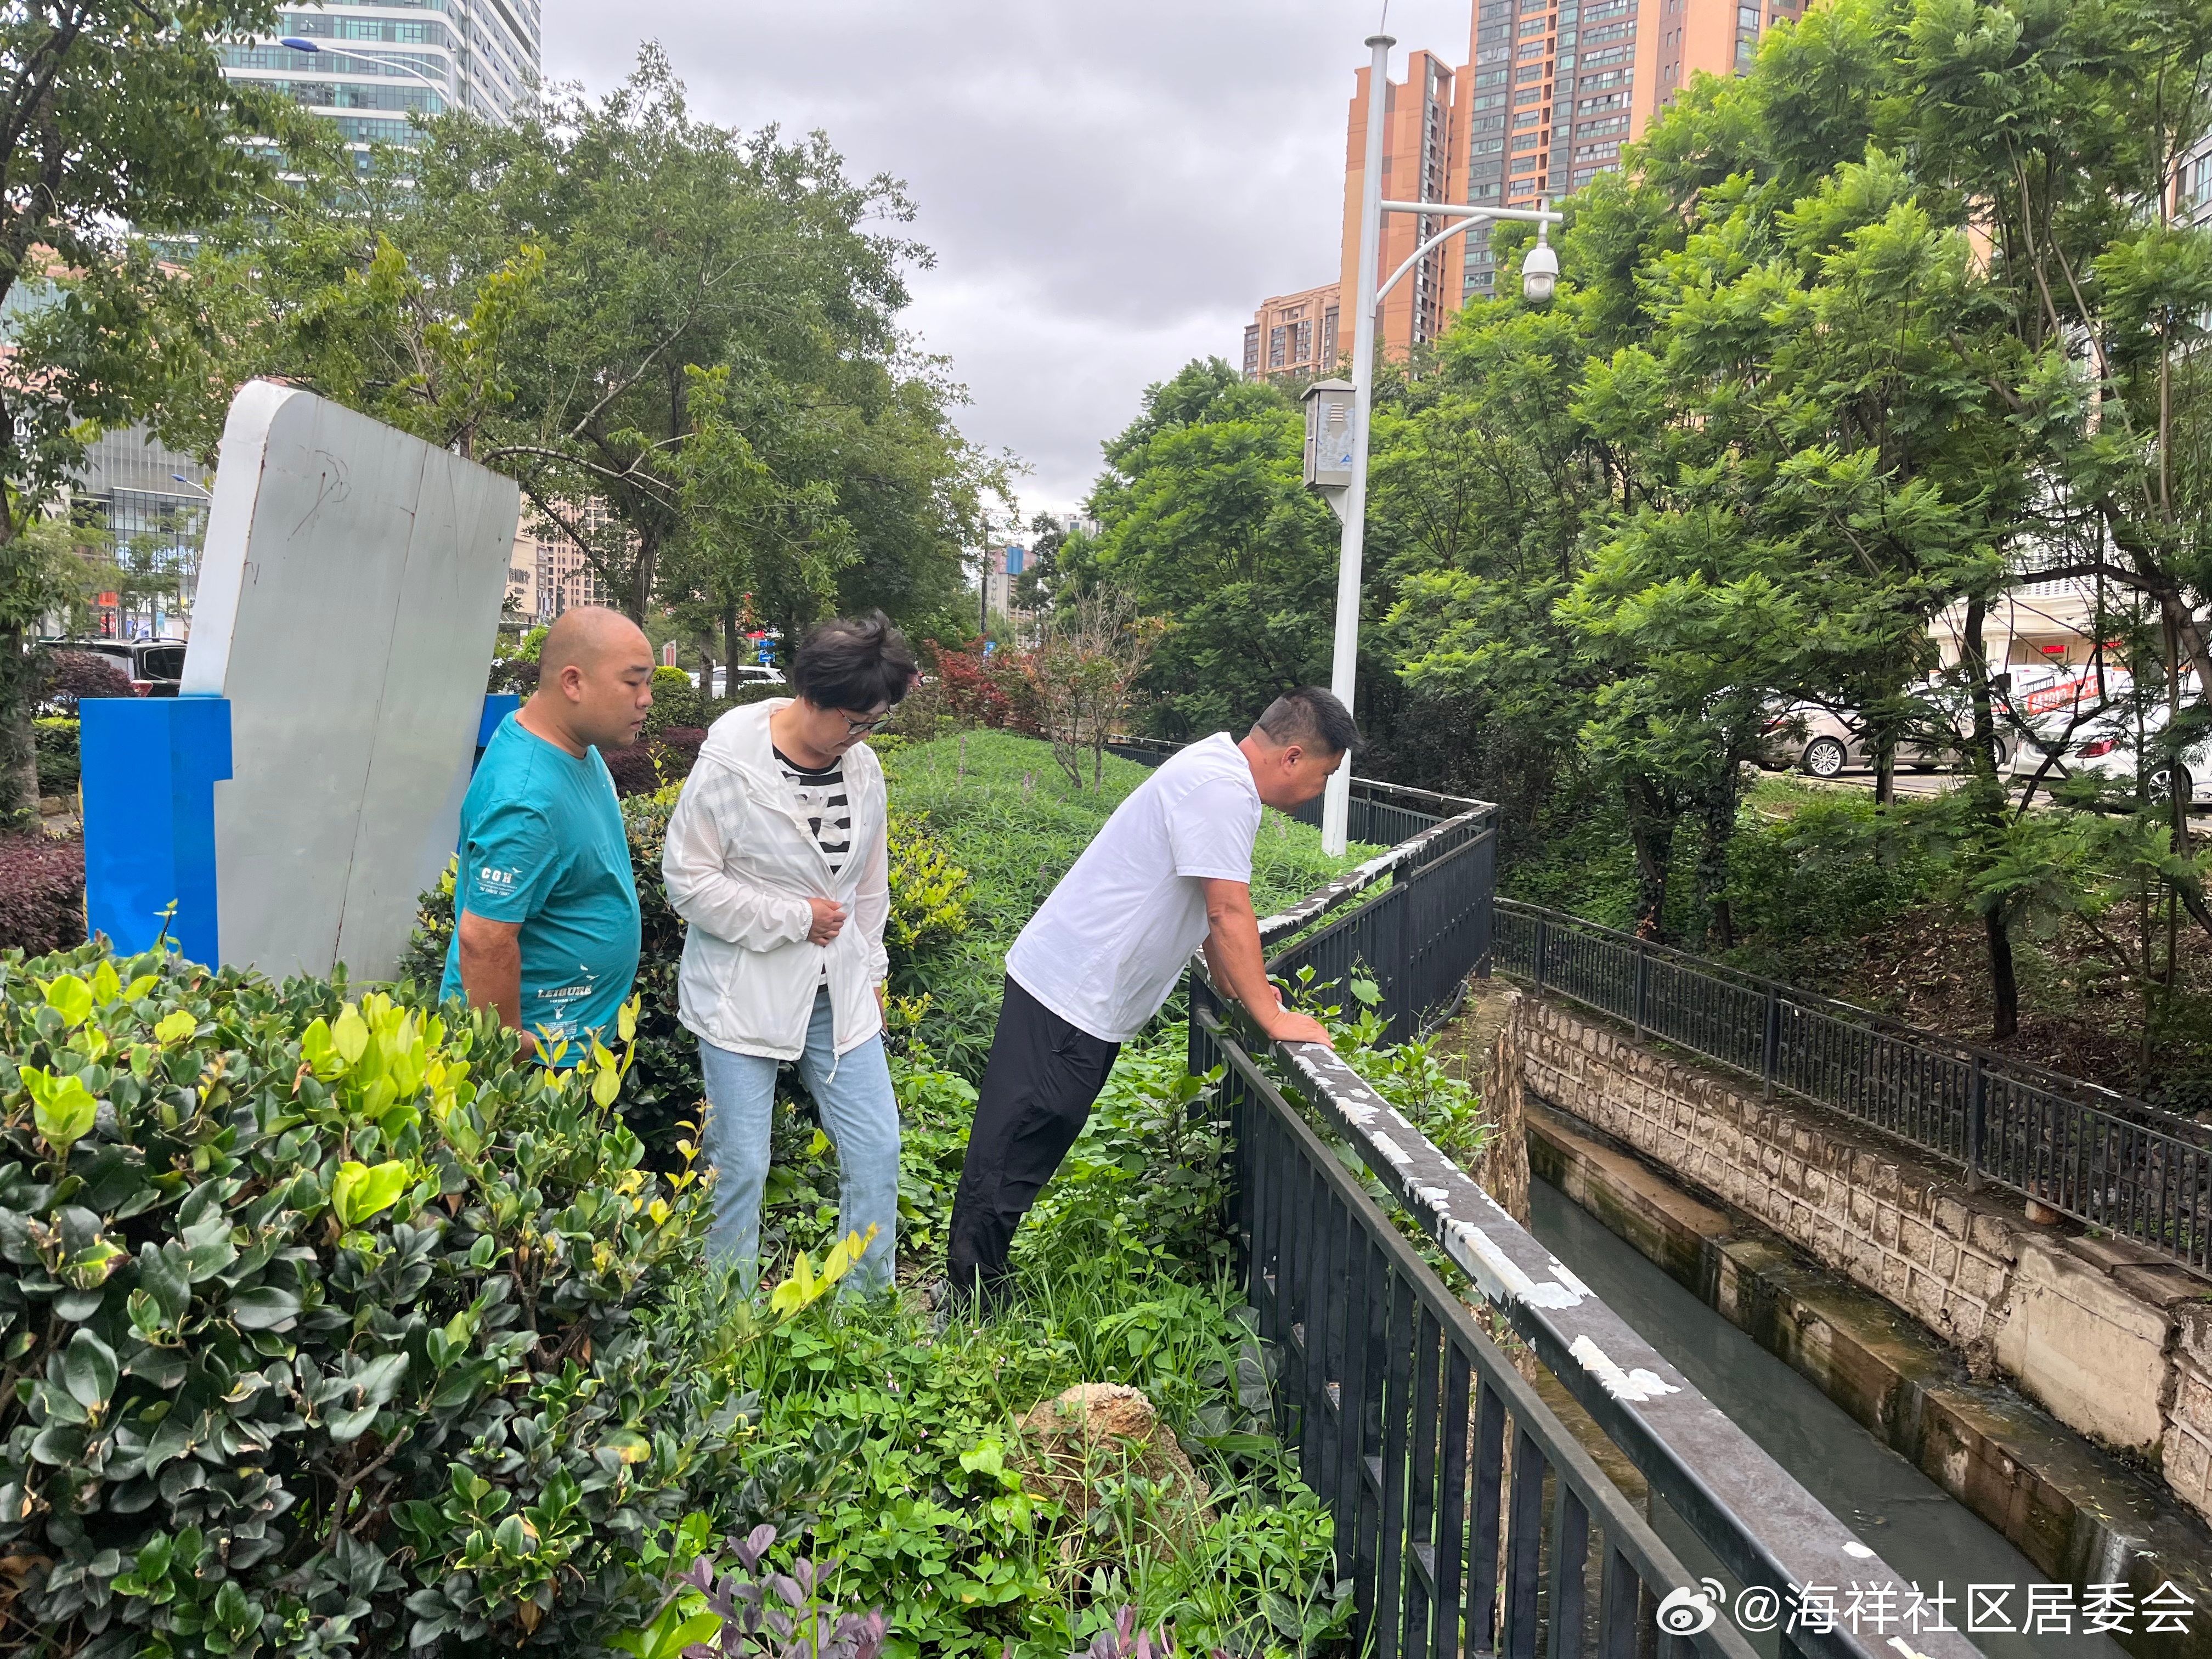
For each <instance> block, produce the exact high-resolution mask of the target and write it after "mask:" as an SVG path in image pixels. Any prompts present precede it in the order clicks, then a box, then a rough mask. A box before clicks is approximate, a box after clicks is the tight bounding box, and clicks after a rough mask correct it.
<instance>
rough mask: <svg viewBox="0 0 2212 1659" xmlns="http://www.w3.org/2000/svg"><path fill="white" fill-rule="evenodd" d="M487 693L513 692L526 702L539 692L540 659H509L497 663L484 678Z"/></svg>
mask: <svg viewBox="0 0 2212 1659" xmlns="http://www.w3.org/2000/svg"><path fill="white" fill-rule="evenodd" d="M484 690H487V691H512V692H513V693H514V694H515V695H516V696H519V697H520V698H521V699H522V700H523V701H524V702H528V701H529V700H530V696H531V693H532V692H533V691H535V690H538V659H537V658H535V657H507V658H504V659H500V660H497V661H495V662H494V663H493V664H492V665H491V672H490V673H489V675H487V676H486V677H485V678H484Z"/></svg>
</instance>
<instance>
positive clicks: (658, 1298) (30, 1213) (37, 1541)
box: [0, 946, 741, 1659]
mask: <svg viewBox="0 0 2212 1659" xmlns="http://www.w3.org/2000/svg"><path fill="white" fill-rule="evenodd" d="M448 1012H450V1013H452V1014H453V1015H454V1016H455V1017H456V1018H459V1012H460V1011H459V1008H458V1006H454V1007H453V1008H451V1009H449V1011H448ZM515 1047H516V1045H515V1040H514V1039H513V1036H510V1035H508V1034H507V1033H503V1032H501V1031H500V1030H498V1029H497V1028H496V1027H495V1026H494V1025H491V1024H489V1023H487V1022H483V1021H480V1020H476V1019H469V1018H462V1019H460V1021H459V1023H458V1024H448V1023H447V1020H446V1019H445V1018H441V1016H440V1015H439V1014H437V1013H435V1012H430V1011H429V1010H428V1009H427V1008H423V1007H420V1006H405V1005H403V1004H401V1003H397V1002H394V1001H392V1000H388V999H386V998H385V997H383V996H381V995H371V996H368V997H366V998H364V999H362V1000H361V1001H359V1002H358V1003H356V1002H352V1001H349V1000H347V994H346V989H345V987H344V986H343V984H342V983H338V984H333V983H331V982H328V981H318V980H312V979H294V980H288V981H284V982H283V983H282V984H278V983H276V982H275V981H270V980H269V979H266V978H264V977H262V976H261V975H258V974H254V973H252V972H250V971H246V970H241V969H222V970H220V971H214V970H210V969H205V968H201V967H197V966H194V965H193V964H191V963H185V962H182V961H179V960H177V959H175V958H174V957H161V956H159V955H155V954H150V953H149V954H148V955H144V956H140V957H134V958H131V959H130V960H127V961H125V960H117V959H113V958H111V957H108V956H107V955H106V954H105V952H104V950H103V949H102V948H100V947H94V946H83V947H80V948H79V949H77V950H76V951H72V952H70V953H69V954H67V955H65V956H55V957H48V958H46V959H43V960H40V961H33V962H22V961H9V962H0V1258H4V1260H5V1261H6V1262H7V1263H8V1266H9V1270H10V1271H9V1276H8V1277H6V1278H5V1279H0V1364H4V1367H5V1371H4V1378H0V1380H3V1381H4V1383H5V1387H4V1388H0V1556H4V1557H6V1558H9V1561H10V1568H9V1571H10V1575H11V1577H12V1579H13V1585H12V1589H13V1592H14V1593H13V1594H12V1595H9V1596H0V1648H8V1649H11V1650H12V1649H15V1648H18V1647H21V1648H25V1649H28V1648H32V1647H36V1648H38V1649H39V1650H41V1651H49V1650H52V1651H60V1652H65V1653H73V1654H80V1655H85V1656H93V1659H105V1656H116V1659H120V1656H124V1655H126V1654H135V1653H150V1654H166V1655H179V1656H182V1655H200V1654H229V1655H237V1656H245V1655H251V1654H254V1653H270V1654H274V1653H288V1654H289V1653H316V1654H329V1655H337V1654H349V1653H361V1652H369V1651H374V1652H392V1651H398V1650H401V1649H403V1648H413V1649H415V1650H430V1651H437V1650H445V1651H459V1650H462V1649H464V1648H465V1647H477V1646H483V1645H492V1644H495V1645H497V1646H499V1647H502V1648H513V1647H526V1648H532V1649H536V1650H544V1651H549V1652H551V1651H561V1652H589V1651H598V1650H601V1644H602V1642H603V1640H604V1639H605V1633H606V1632H609V1631H611V1630H612V1629H614V1628H617V1626H623V1625H630V1626H634V1625H635V1621H636V1620H639V1619H640V1618H641V1617H645V1616H649V1615H650V1613H651V1611H652V1609H653V1606H654V1605H655V1603H656V1602H657V1601H658V1597H659V1583H658V1582H657V1575H656V1574H655V1573H653V1571H648V1570H647V1569H646V1568H645V1567H644V1566H642V1565H641V1551H642V1550H643V1549H644V1547H645V1546H646V1544H647V1539H648V1536H649V1535H650V1534H653V1532H654V1531H655V1529H656V1528H659V1527H661V1526H663V1525H664V1524H665V1523H667V1522H670V1521H671V1520H672V1518H673V1517H675V1516H678V1515H679V1514H681V1513H682V1512H683V1511H684V1509H685V1508H686V1506H687V1504H691V1503H696V1502H698V1501H700V1500H701V1499H702V1498H705V1497H707V1496H708V1495H709V1494H726V1493H728V1492H730V1491H732V1489H733V1477H734V1476H735V1474H736V1473H737V1468H736V1463H735V1461H734V1460H735V1456H736V1454H735V1452H734V1450H733V1449H732V1447H731V1445H730V1436H729V1432H728V1431H729V1430H730V1428H731V1425H732V1422H733V1421H734V1419H735V1418H736V1416H737V1414H738V1409H739V1407H740V1404H741V1402H740V1401H737V1400H735V1399H734V1398H732V1396H731V1394H730V1386H729V1385H728V1384H726V1383H724V1382H722V1381H720V1380H718V1379H719V1378H720V1377H721V1376H726V1375H727V1374H729V1372H730V1370H731V1369H732V1368H730V1367H728V1366H726V1365H721V1364H716V1363H714V1355H713V1354H712V1353H711V1352H709V1351H708V1343H709V1340H710V1337H709V1336H708V1335H707V1334H702V1333H712V1332H714V1330H715V1329H717V1327H716V1326H715V1325H714V1322H713V1321H711V1320H708V1319H704V1318H702V1307H701V1305H700V1304H698V1302H697V1298H698V1297H699V1296H700V1295H701V1291H699V1290H698V1289H697V1288H696V1283H697V1281H696V1272H697V1269H698V1266H699V1261H700V1256H701V1244H700V1241H701V1238H702V1232H703V1225H704V1215H703V1212H702V1194H701V1193H700V1190H699V1188H697V1187H696V1185H692V1184H689V1183H687V1182H684V1181H681V1180H679V1181H678V1182H673V1183H671V1182H663V1181H660V1180H659V1179H657V1178H655V1177H654V1176H651V1175H649V1174H648V1173H647V1172H646V1171H645V1170H643V1169H642V1168H641V1162H642V1155H643V1150H644V1149H643V1147H642V1146H641V1145H640V1143H639V1141H638V1139H637V1138H636V1137H635V1135H633V1134H631V1133H629V1130H628V1129H626V1128H625V1127H623V1123H622V1121H621V1119H620V1117H619V1116H617V1115H616V1113H615V1112H614V1111H613V1110H612V1109H611V1106H610V1104H609V1103H610V1101H611V1098H612V1096H613V1091H614V1089H613V1085H615V1083H616V1081H617V1066H616V1063H615V1062H614V1060H613V1059H612V1057H611V1056H608V1057H607V1058H606V1060H605V1061H604V1063H601V1064H597V1065H587V1066H585V1067H583V1068H581V1069H580V1070H579V1071H576V1072H572V1073H562V1074H556V1073H549V1072H546V1071H544V1070H540V1069H538V1068H536V1067H524V1066H517V1065H516V1064H515V1063H514V1055H515ZM687 1279H689V1280H691V1281H692V1282H693V1285H694V1288H691V1289H690V1290H688V1291H684V1295H685V1296H687V1297H690V1298H691V1304H692V1305H690V1308H689V1309H688V1311H687V1316H685V1317H684V1318H682V1319H677V1318H671V1317H669V1316H665V1314H664V1313H663V1312H662V1311H661V1310H662V1308H663V1305H664V1304H665V1303H666V1302H667V1300H668V1298H669V1297H671V1295H672V1294H673V1293H675V1292H676V1291H677V1289H678V1286H679V1285H682V1284H683V1283H684V1281H686V1280H687Z"/></svg>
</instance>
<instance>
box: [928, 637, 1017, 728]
mask: <svg viewBox="0 0 2212 1659" xmlns="http://www.w3.org/2000/svg"><path fill="white" fill-rule="evenodd" d="M924 648H925V650H926V651H927V654H928V655H929V657H930V659H931V661H932V665H933V668H934V670H935V672H936V675H937V684H936V686H935V687H934V688H933V695H932V696H931V698H930V700H929V701H930V702H933V704H935V705H936V706H938V707H939V708H941V710H942V712H943V713H944V714H945V715H946V716H948V717H949V718H951V719H952V720H958V721H963V722H966V723H969V724H973V725H976V726H995V727H1000V728H1003V729H1005V730H1006V731H1009V732H1020V733H1022V734H1023V735H1024V736H1025V737H1032V738H1033V737H1036V736H1038V735H1039V734H1040V733H1041V732H1042V731H1043V729H1044V728H1043V727H1042V726H1041V725H1040V724H1039V723H1038V720H1037V713H1038V710H1037V701H1036V687H1035V686H1034V685H1032V684H1030V679H1029V677H1028V676H1027V675H1026V674H1024V672H1023V671H1022V664H1021V659H1020V654H1019V653H1016V652H1012V651H994V652H993V653H990V654H989V655H988V656H986V655H985V654H984V653H982V652H981V650H974V651H955V650H952V649H951V648H950V647H945V646H941V645H939V644H938V643H937V641H934V640H931V641H927V644H926V646H925V647H924Z"/></svg>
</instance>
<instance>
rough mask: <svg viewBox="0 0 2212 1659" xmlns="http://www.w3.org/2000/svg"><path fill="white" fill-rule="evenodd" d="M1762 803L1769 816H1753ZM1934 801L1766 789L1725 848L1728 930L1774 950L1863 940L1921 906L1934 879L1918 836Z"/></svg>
mask: <svg viewBox="0 0 2212 1659" xmlns="http://www.w3.org/2000/svg"><path fill="white" fill-rule="evenodd" d="M1767 803H1771V804H1772V805H1773V807H1774V809H1775V811H1774V815H1773V816H1771V817H1768V816H1765V815H1763V814H1760V813H1759V812H1758V811H1756V810H1755V806H1756V805H1760V804H1767ZM1941 812H1942V803H1940V802H1928V801H1916V800H1909V799H1908V800H1899V801H1897V802H1894V803H1893V804H1892V805H1889V806H1888V807H1887V808H1880V807H1877V806H1876V805H1875V801H1874V798H1873V796H1872V795H1871V794H1859V793H1850V794H1845V793H1841V792H1839V791H1814V790H1809V789H1806V788H1804V787H1802V786H1799V785H1796V784H1790V783H1778V784H1769V785H1767V786H1765V787H1764V788H1762V789H1761V790H1760V791H1759V795H1758V796H1757V797H1756V798H1755V801H1754V810H1753V811H1747V813H1746V814H1745V822H1744V823H1742V824H1741V826H1740V827H1739V829H1738V830H1737V832H1736V836H1735V841H1734V842H1731V843H1730V844H1729V903H1730V906H1731V908H1733V909H1734V910H1735V919H1736V922H1737V926H1738V927H1739V928H1740V929H1741V930H1742V931H1744V932H1747V933H1755V934H1759V935H1763V936H1764V937H1765V939H1766V940H1767V941H1768V942H1769V944H1770V945H1771V946H1773V947H1776V948H1780V949H1787V948H1788V947H1790V945H1795V944H1796V943H1798V942H1800V941H1802V940H1808V939H1836V938H1842V937H1848V936H1851V935H1856V934H1860V933H1870V932H1872V931H1873V930H1875V928H1877V927H1881V926H1883V925H1884V924H1885V923H1887V922H1889V921H1894V920H1895V919H1896V918H1897V917H1898V916H1899V915H1903V914H1904V912H1905V911H1906V910H1908V909H1910V908H1911V907H1912V906H1913V905H1915V904H1918V903H1924V902H1926V901H1927V899H1928V897H1929V895H1930V893H1931V892H1932V891H1933V890H1934V889H1935V887H1936V884H1937V883H1938V882H1939V880H1940V879H1941V874H1942V872H1941V871H1940V868H1939V864H1940V860H1939V859H1938V858H1937V856H1936V854H1935V851H1934V849H1933V848H1931V846H1930V845H1929V838H1928V837H1927V836H1925V835H1924V834H1923V833H1922V831H1923V825H1924V823H1925V821H1926V820H1928V819H1929V818H1930V817H1936V816H1939V815H1940V814H1941Z"/></svg>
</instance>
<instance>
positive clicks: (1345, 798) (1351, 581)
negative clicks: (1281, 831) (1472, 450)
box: [1306, 34, 1564, 856]
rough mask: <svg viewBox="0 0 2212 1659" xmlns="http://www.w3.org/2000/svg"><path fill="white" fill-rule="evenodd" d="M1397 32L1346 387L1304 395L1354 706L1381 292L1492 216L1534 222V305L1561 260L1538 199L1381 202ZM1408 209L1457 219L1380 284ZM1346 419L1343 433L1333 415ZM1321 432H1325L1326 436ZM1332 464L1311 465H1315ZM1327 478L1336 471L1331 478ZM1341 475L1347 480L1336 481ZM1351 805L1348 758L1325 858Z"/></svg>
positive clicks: (1375, 108) (1376, 137) (1342, 838)
mask: <svg viewBox="0 0 2212 1659" xmlns="http://www.w3.org/2000/svg"><path fill="white" fill-rule="evenodd" d="M1397 44H1398V42H1397V40H1396V39H1395V37H1394V36H1391V35H1388V34H1371V35H1370V36H1368V38H1367V45H1368V46H1369V48H1370V50H1371V51H1372V52H1373V53H1374V59H1373V67H1372V68H1371V69H1370V70H1369V72H1368V77H1367V161H1366V167H1365V170H1364V173H1363V175H1362V177H1361V179H1360V187H1359V287H1358V302H1357V308H1356V309H1355V310H1354V312H1353V313H1352V316H1353V325H1352V383H1351V385H1350V386H1346V385H1345V383H1344V382H1343V381H1341V380H1325V381H1322V382H1321V383H1319V384H1317V385H1316V386H1313V387H1312V388H1310V390H1309V391H1308V392H1307V394H1306V395H1307V398H1308V399H1309V403H1308V409H1307V433H1308V441H1307V444H1306V468H1307V470H1306V483H1307V485H1308V486H1309V487H1310V488H1311V489H1317V490H1319V491H1320V492H1321V493H1322V495H1324V496H1325V497H1327V499H1328V504H1329V506H1330V507H1333V508H1334V510H1335V512H1336V515H1337V517H1338V518H1340V519H1341V520H1343V521H1344V535H1343V539H1342V542H1341V544H1340V546H1341V551H1340V554H1339V556H1338V560H1337V568H1336V648H1335V653H1334V657H1333V658H1332V659H1331V662H1330V671H1329V690H1332V691H1334V692H1335V693H1336V696H1337V698H1338V701H1340V702H1342V703H1343V704H1344V706H1345V708H1347V709H1349V708H1351V707H1352V678H1353V671H1354V670H1355V669H1356V668H1357V667H1358V662H1359V577H1360V570H1359V567H1360V561H1361V559H1362V557H1363V556H1364V553H1365V550H1366V525H1367V441H1368V430H1369V425H1370V415H1371V413H1372V411H1373V409H1374V404H1375V316H1376V307H1378V306H1380V305H1381V303H1382V301H1383V295H1386V294H1388V293H1389V291H1390V290H1391V289H1394V288H1395V287H1396V286H1397V285H1398V283H1400V281H1401V280H1402V279H1403V278H1404V276H1406V274H1407V272H1408V271H1410V270H1413V268H1414V267H1415V266H1416V265H1418V264H1420V262H1421V261H1422V260H1423V259H1425V258H1428V256H1429V255H1430V254H1431V253H1432V252H1435V251H1436V250H1437V248H1439V247H1442V246H1443V245H1444V244H1445V243H1446V242H1447V241H1449V240H1451V239H1452V238H1453V237H1455V236H1457V235H1460V234H1462V233H1464V232H1466V231H1468V230H1470V229H1472V228H1474V226H1476V225H1478V224H1483V223H1486V222H1489V221H1491V220H1494V219H1513V220H1518V221H1520V222H1522V223H1524V224H1533V225H1534V226H1535V227H1536V246H1534V247H1533V248H1531V249H1530V250H1529V251H1528V257H1527V258H1525V259H1524V260H1523V261H1522V266H1521V291H1522V295H1523V296H1525V297H1526V298H1527V299H1528V301H1531V302H1532V303H1534V304H1536V305H1542V304H1543V303H1545V302H1546V301H1548V300H1549V299H1550V298H1551V297H1552V294H1553V289H1555V288H1556V287H1557V286H1558V283H1559V255H1558V254H1557V253H1555V252H1553V251H1552V246H1551V243H1550V241H1549V240H1548V238H1547V231H1548V229H1549V228H1550V227H1551V226H1553V225H1556V224H1558V223H1559V222H1560V221H1561V219H1562V218H1563V217H1564V216H1563V215H1560V214H1558V213H1554V212H1553V211H1551V210H1549V208H1548V207H1547V205H1546V204H1545V203H1544V201H1543V200H1542V199H1541V198H1539V200H1538V202H1537V204H1536V205H1535V206H1534V208H1509V207H1469V206H1467V205H1465V204H1461V203H1455V202H1386V201H1384V200H1383V105H1384V104H1385V103H1386V102H1387V101H1388V100H1389V86H1390V48H1391V47H1393V46H1396V45H1397ZM1386 213H1412V214H1417V215H1419V216H1421V217H1423V218H1426V219H1449V220H1451V221H1453V222H1452V223H1451V224H1449V225H1447V226H1446V227H1445V228H1443V230H1441V231H1439V232H1437V234H1435V235H1434V236H1431V237H1430V238H1429V239H1428V240H1426V241H1425V242H1423V243H1422V244H1421V245H1420V246H1419V247H1417V248H1415V249H1414V250H1413V252H1412V254H1410V255H1409V256H1408V257H1407V259H1406V262H1405V263H1404V264H1401V265H1400V266H1399V267H1398V269H1397V270H1395V271H1393V272H1392V273H1391V274H1390V280H1389V282H1387V283H1383V284H1381V285H1380V286H1379V287H1378V286H1377V285H1376V281H1375V260H1376V255H1377V254H1378V253H1379V252H1381V243H1382V240H1383V215H1384V214H1386ZM1316 392H1319V393H1322V394H1324V396H1328V395H1330V394H1340V393H1342V392H1349V393H1350V394H1351V396H1350V398H1349V399H1348V407H1341V408H1340V407H1338V406H1336V405H1320V406H1316V404H1314V403H1313V402H1312V401H1311V399H1312V398H1313V397H1314V394H1315V393H1316ZM1333 416H1348V421H1347V422H1346V424H1345V425H1344V426H1343V427H1342V428H1341V430H1340V431H1339V429H1338V428H1337V427H1336V424H1335V421H1334V418H1333ZM1324 433H1326V434H1327V436H1326V437H1324ZM1321 461H1326V462H1327V463H1328V465H1327V466H1326V468H1324V469H1322V471H1319V472H1317V471H1316V464H1317V462H1321ZM1332 475H1333V476H1332ZM1340 478H1341V479H1342V480H1343V482H1341V483H1340V482H1338V480H1339V479H1340ZM1351 811H1352V767H1351V765H1350V763H1348V762H1347V763H1346V764H1344V765H1342V766H1340V767H1338V768H1337V769H1336V770H1335V771H1334V772H1333V773H1331V774H1330V775H1329V780H1328V793H1327V794H1326V795H1325V796H1323V797H1322V818H1321V839H1322V849H1323V850H1324V851H1326V852H1328V854H1330V855H1331V856H1337V855H1340V854H1342V853H1343V851H1344V849H1345V845H1346V842H1347V840H1348V839H1349V837H1348V836H1347V835H1346V827H1347V826H1346V820H1347V819H1348V818H1349V817H1350V816H1351Z"/></svg>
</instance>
